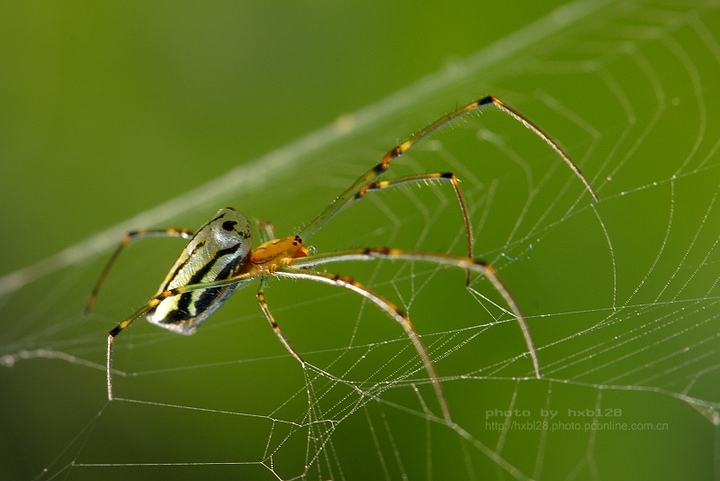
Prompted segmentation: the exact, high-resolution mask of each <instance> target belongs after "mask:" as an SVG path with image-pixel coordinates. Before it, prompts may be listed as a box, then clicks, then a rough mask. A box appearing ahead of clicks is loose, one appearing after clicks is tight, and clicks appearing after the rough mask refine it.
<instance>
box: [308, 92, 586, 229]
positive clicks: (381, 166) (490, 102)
mask: <svg viewBox="0 0 720 481" xmlns="http://www.w3.org/2000/svg"><path fill="white" fill-rule="evenodd" d="M489 106H493V107H496V108H497V109H499V110H500V111H501V112H504V113H506V114H507V115H509V116H511V117H512V118H514V119H515V120H517V121H518V122H520V123H521V124H523V125H524V126H525V127H527V128H528V129H530V131H532V132H533V133H534V134H535V135H537V136H538V137H540V138H541V139H543V140H544V141H545V142H546V143H547V144H548V145H549V146H550V147H551V148H552V149H553V150H554V151H555V152H557V154H558V155H559V156H560V157H561V158H562V160H563V161H564V162H565V163H566V164H567V165H568V167H569V168H570V170H572V171H573V173H574V174H575V175H576V176H577V177H578V178H579V179H580V180H581V181H582V183H583V184H584V185H585V188H586V189H587V191H588V192H589V193H590V195H591V196H592V197H593V199H595V200H596V201H597V200H598V197H597V195H596V194H595V191H594V190H593V188H592V186H591V185H590V183H589V182H588V181H587V179H585V177H584V176H583V175H582V173H581V172H580V169H579V168H578V167H577V166H576V165H575V164H574V163H573V161H572V160H570V157H568V155H567V154H566V153H565V151H564V150H563V149H562V148H561V147H560V145H558V144H557V142H555V141H554V140H553V139H552V138H551V137H550V136H549V135H547V134H546V133H545V132H543V130H542V129H541V128H540V127H538V126H537V125H536V124H535V123H534V122H532V121H531V120H530V119H529V118H527V117H525V116H524V115H523V114H521V113H520V112H519V111H517V110H515V109H514V108H512V107H510V106H509V105H507V104H505V103H504V102H502V101H501V100H500V99H498V98H496V97H492V96H488V97H484V98H482V99H480V100H476V101H475V102H472V103H470V104H468V105H466V106H464V107H462V108H460V109H458V110H456V111H455V112H452V113H450V114H448V115H446V116H444V117H442V118H440V119H438V120H436V121H435V122H433V123H431V124H430V125H428V126H427V127H425V128H424V129H422V130H421V131H419V132H417V133H416V134H414V135H413V136H411V137H410V138H409V139H407V140H406V141H405V142H403V143H401V144H399V145H397V146H396V147H394V148H393V149H391V150H390V151H389V152H388V153H386V154H385V156H384V157H383V158H382V160H381V161H380V162H379V163H378V164H377V165H375V166H374V167H373V168H371V169H370V170H368V171H367V172H365V174H363V175H362V176H360V177H359V178H358V179H357V180H356V181H355V182H354V183H353V184H352V185H351V186H350V187H349V188H348V189H347V190H345V191H344V192H343V193H342V194H340V195H339V196H338V197H337V198H336V199H335V200H334V201H333V202H332V203H331V204H330V205H329V206H328V207H327V208H326V209H325V210H324V211H323V212H321V213H320V215H319V216H318V217H316V218H315V219H314V220H313V221H311V222H310V223H309V224H308V225H307V226H305V227H304V228H303V229H302V231H301V232H300V236H301V237H302V238H303V239H309V238H310V237H311V236H312V235H313V234H315V233H316V232H317V231H318V230H319V229H320V228H321V227H322V226H323V225H324V224H325V223H326V222H327V221H328V220H330V219H331V218H332V217H333V216H334V215H335V214H337V213H338V212H339V211H340V210H341V209H343V208H344V207H345V206H347V205H348V204H349V203H350V202H352V201H353V200H354V197H355V196H356V194H357V193H358V192H359V191H360V190H361V189H362V188H363V187H364V186H365V185H367V184H370V183H372V181H373V180H374V179H376V178H377V177H379V176H380V175H382V174H383V173H385V171H387V170H388V169H389V168H390V165H391V163H392V161H393V160H394V159H395V158H396V157H399V156H401V155H402V154H404V153H405V152H407V151H408V150H410V149H411V148H412V147H413V146H414V145H415V144H416V143H418V142H419V141H420V140H422V139H424V138H425V137H427V136H428V135H430V134H431V133H433V132H434V131H436V130H437V129H439V128H440V127H442V126H443V125H445V124H447V123H449V122H452V121H453V120H455V119H457V118H458V117H461V116H463V115H465V114H467V113H470V112H474V111H477V110H482V109H484V108H487V107H489Z"/></svg>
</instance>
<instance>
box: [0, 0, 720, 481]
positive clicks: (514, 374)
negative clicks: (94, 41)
mask: <svg viewBox="0 0 720 481" xmlns="http://www.w3.org/2000/svg"><path fill="white" fill-rule="evenodd" d="M717 7H718V5H717V4H715V3H711V2H708V3H697V4H695V5H693V6H692V7H688V5H686V4H685V3H684V2H671V1H666V2H662V1H656V2H616V3H613V2H605V3H603V2H596V3H585V2H578V3H575V4H571V5H569V6H568V7H565V8H563V9H561V10H560V11H558V12H556V13H555V14H553V15H551V16H549V17H547V18H545V19H543V20H541V21H540V22H538V23H536V24H534V25H531V26H530V27H528V28H526V29H523V30H522V31H519V32H517V33H516V34H514V35H512V36H509V37H507V38H506V39H504V40H503V41H501V42H499V43H498V44H496V45H494V46H492V47H490V48H488V49H486V50H483V51H481V52H478V53H477V54H476V55H474V56H472V57H470V58H468V59H465V60H463V61H458V62H456V63H453V64H450V65H448V66H447V68H445V69H444V70H442V71H440V72H438V73H436V74H434V75H431V76H429V77H427V78H425V79H423V80H422V81H420V82H418V83H417V84H415V85H412V86H410V87H408V88H407V89H404V90H402V91H400V92H398V93H397V94H395V95H393V96H391V97H389V98H387V99H385V100H383V101H381V102H379V103H378V104H375V105H372V106H369V107H367V108H365V109H362V110H360V111H358V112H356V113H354V114H352V115H348V116H344V117H342V118H341V119H339V120H338V122H337V123H336V124H333V125H331V126H328V127H327V128H324V129H321V130H320V131H318V132H316V133H314V134H311V135H309V136H307V137H305V138H302V139H300V140H299V141H297V142H294V143H291V144H290V145H288V146H287V147H285V148H282V149H280V150H278V151H275V152H273V153H271V154H268V155H267V156H265V157H263V158H261V159H258V160H257V161H255V162H253V163H250V164H248V165H246V166H243V167H239V168H238V169H237V170H235V171H233V172H230V173H229V174H227V175H224V176H223V177H222V178H219V179H218V180H217V181H214V182H212V183H210V184H207V185H202V186H200V187H199V188H197V189H195V190H193V191H191V192H189V193H188V194H186V195H184V196H182V197H181V198H178V199H173V200H172V201H171V202H168V203H166V204H163V205H160V206H158V207H157V208H155V209H152V210H150V211H148V212H144V213H142V214H140V215H138V217H136V218H134V219H131V220H128V221H127V222H125V223H123V224H122V225H118V226H116V227H114V228H112V229H108V230H107V231H105V232H102V233H101V234H100V235H98V236H96V237H92V238H90V239H88V240H87V241H85V242H81V243H78V244H76V245H74V246H72V247H71V248H70V249H68V250H66V251H63V252H62V253H61V254H60V255H58V256H55V257H51V258H49V259H48V260H45V261H42V262H40V263H38V264H28V267H26V268H24V269H21V270H18V271H16V272H14V273H10V274H9V275H7V276H5V277H3V278H2V279H0V291H2V292H3V294H4V296H3V298H2V305H1V307H0V309H2V318H3V323H2V327H0V356H1V357H0V363H1V364H2V365H4V366H5V367H6V368H5V369H2V370H1V371H0V376H2V377H1V378H0V385H1V386H2V391H3V393H4V394H3V396H2V407H3V411H2V412H3V413H4V414H3V415H2V417H1V418H2V422H3V426H4V427H3V434H4V437H5V439H4V441H3V446H4V449H3V450H2V451H3V454H2V456H3V461H2V463H0V464H2V465H3V466H5V467H3V468H0V469H2V470H3V471H5V472H6V473H7V476H4V477H7V478H15V477H17V478H21V479H27V478H28V473H30V475H29V477H32V478H34V479H57V478H60V479H86V478H87V479H98V478H102V479H114V478H118V479H120V478H122V479H127V478H134V479H145V478H147V479H150V478H152V479H161V478H162V479H164V478H168V479H170V478H177V477H178V476H183V477H186V476H197V477H200V476H202V477H204V478H219V477H230V476H232V477H239V478H242V479H246V478H249V479H484V478H497V479H617V478H623V479H636V478H643V479H648V478H653V479H666V478H667V479H677V478H678V477H680V476H682V478H683V479H708V478H710V477H711V476H712V475H713V474H714V473H717V472H718V470H717V468H718V466H717V462H716V461H715V458H716V453H717V452H718V446H720V445H719V444H718V441H717V439H718V438H717V437H718V427H717V426H718V424H720V417H719V416H718V410H717V409H718V403H719V402H720V392H719V391H718V387H717V386H718V385H720V382H719V381H720V379H719V373H718V368H719V367H720V344H719V342H720V340H719V339H718V328H717V326H718V322H719V321H718V314H719V313H720V309H719V308H718V299H719V298H718V294H719V292H718V285H717V284H718V278H719V276H718V272H719V271H718V266H719V262H720V257H719V256H720V254H719V251H718V239H720V223H719V222H718V221H717V219H718V215H719V214H720V212H719V211H720V204H719V203H718V198H717V196H718V185H719V183H720V175H719V172H718V167H719V164H718V158H719V157H718V147H719V146H720V140H718V136H717V132H718V127H719V126H720V119H719V118H718V115H717V114H716V113H715V112H716V110H717V109H715V108H713V106H714V105H717V104H718V100H719V99H718V97H720V95H719V94H720V90H719V89H718V88H717V82H716V81H715V79H717V78H718V77H719V76H720V39H718V36H717V32H718V28H719V27H720V12H718V9H717ZM540 40H542V41H540ZM488 72H490V74H489V73H488ZM480 79H481V81H482V83H481V85H483V86H484V87H483V88H485V89H486V92H481V93H479V92H478V91H477V88H478V87H477V86H478V84H479V82H480ZM528 79H532V82H531V83H528ZM483 93H492V94H494V95H497V96H498V97H500V98H502V99H504V100H505V101H507V102H508V103H510V104H511V105H513V106H514V107H516V108H518V109H519V110H521V111H522V112H523V113H525V114H527V115H528V116H529V117H531V118H532V119H533V120H535V121H536V122H537V123H538V124H540V125H541V126H542V127H543V128H545V129H547V130H548V132H549V133H550V134H551V135H552V136H553V138H555V139H557V140H558V141H560V143H561V144H562V145H563V146H564V147H565V148H566V149H567V150H568V152H569V153H570V155H571V157H573V159H574V160H575V161H576V162H577V163H578V164H579V166H580V167H581V169H582V170H583V172H584V173H585V174H586V176H587V177H588V179H589V180H590V182H591V184H592V185H593V186H594V188H595V189H596V191H597V192H598V194H599V197H600V199H601V200H600V202H598V203H593V202H592V200H591V199H590V196H589V195H588V194H587V192H585V191H584V189H583V186H582V185H581V183H580V182H579V181H578V180H577V179H576V178H575V177H574V176H573V175H572V173H571V172H569V170H568V169H567V168H566V166H564V164H563V163H562V162H561V161H560V159H558V158H557V156H556V155H555V154H554V152H552V151H551V150H550V149H548V148H547V146H546V145H545V144H544V143H543V142H542V141H541V140H539V139H538V138H536V137H534V136H533V135H532V134H531V133H530V132H529V131H527V130H526V129H524V128H523V127H522V126H521V125H519V124H518V123H517V122H515V121H513V120H512V119H509V118H507V117H505V116H503V115H502V114H501V113H499V112H490V111H488V112H486V113H483V114H482V115H475V116H472V117H471V118H465V119H463V120H461V121H460V122H457V123H455V124H453V126H451V127H447V128H444V129H442V131H441V132H439V133H438V134H437V135H434V136H433V137H432V138H431V139H429V140H428V141H426V142H423V143H422V144H420V145H418V146H417V148H414V149H413V150H411V151H410V152H408V154H407V155H406V156H403V157H402V158H401V159H399V160H398V161H397V165H395V166H394V168H393V170H392V173H393V175H403V174H410V173H417V172H433V171H453V172H455V174H456V175H457V176H458V177H459V178H460V179H462V184H461V187H462V189H463V192H464V194H465V196H466V197H467V202H468V207H469V210H470V212H471V219H472V224H473V235H474V249H475V254H476V255H477V256H480V257H482V258H483V259H485V260H488V261H490V262H491V263H492V264H493V266H494V267H495V269H496V270H497V272H498V275H499V276H500V277H501V279H502V280H503V282H504V283H505V284H506V285H507V286H508V289H509V290H510V291H511V293H512V295H513V296H514V298H515V299H516V300H517V301H518V303H519V305H520V307H521V309H522V310H523V312H524V314H525V315H526V317H527V319H528V322H529V324H530V329H531V331H532V334H533V338H534V340H535V343H536V346H537V347H538V355H539V359H540V363H541V367H542V371H543V379H540V380H537V379H534V378H533V376H532V364H531V362H530V360H529V357H528V355H527V352H526V347H525V345H524V342H523V339H522V335H521V333H520V330H519V329H518V327H517V324H516V322H515V320H514V319H513V317H512V316H511V315H510V314H509V313H508V309H507V306H505V304H504V303H503V302H502V299H501V297H500V296H499V295H498V294H497V293H496V292H494V291H493V289H492V287H491V286H490V285H489V284H488V283H487V282H486V281H485V280H483V279H482V278H477V279H473V282H472V283H471V284H470V286H469V287H468V288H467V289H466V288H465V282H464V275H465V274H464V273H463V272H458V271H457V270H452V269H440V268H437V267H435V266H433V265H430V264H424V263H408V262H389V261H384V262H373V263H360V264H353V263H344V264H337V265H330V266H328V269H329V270H332V271H333V272H339V273H343V274H346V275H352V276H353V277H355V278H356V279H358V280H360V281H362V282H363V283H365V284H366V285H369V286H371V287H372V288H373V289H375V290H377V291H378V292H381V293H382V294H383V295H385V296H387V297H388V298H390V299H392V300H393V301H394V302H396V303H397V304H398V305H399V306H400V307H401V308H403V309H404V310H405V311H407V312H408V313H409V315H410V317H411V318H412V319H413V323H414V325H415V327H416V329H417V331H418V332H419V334H420V335H421V336H422V340H423V342H424V344H425V345H426V347H427V349H428V352H429V353H430V356H431V357H432V359H433V360H434V362H435V367H436V368H437V370H438V373H439V375H440V377H441V381H442V386H443V389H444V390H445V393H446V396H447V399H448V403H449V405H450V409H451V412H452V414H453V418H454V423H453V424H452V425H447V424H446V423H445V422H444V421H443V420H442V416H441V415H440V411H439V407H438V403H437V400H436V399H435V395H434V392H433V389H432V385H431V383H430V382H429V379H428V377H427V374H426V372H425V369H424V366H423V365H422V363H421V361H420V360H419V358H418V356H417V353H416V352H415V351H414V349H413V347H412V345H411V343H410V342H409V340H408V339H407V337H405V336H404V335H403V333H402V330H401V329H400V328H399V327H398V326H397V325H396V324H394V323H393V322H392V321H391V320H389V319H388V318H387V317H386V316H384V315H383V314H382V313H380V312H378V310H377V309H376V308H375V307H374V306H372V305H370V304H368V303H366V302H363V300H362V299H361V298H359V297H358V296H356V295H354V294H352V293H349V292H343V291H342V290H341V289H338V288H332V287H328V286H320V285H312V284H310V285H308V283H301V282H291V281H283V280H273V282H271V283H270V286H269V288H268V291H267V298H268V302H269V304H270V308H271V309H272V311H273V314H274V315H275V317H276V318H277V320H278V322H279V323H280V325H281V327H282V328H283V331H284V333H285V335H286V336H287V338H288V339H290V341H291V342H292V343H293V345H294V346H295V348H296V349H297V350H298V351H299V352H300V353H302V355H303V357H304V358H305V359H306V360H307V361H308V363H309V364H308V366H307V367H306V368H301V366H299V365H298V363H297V362H296V361H295V360H294V359H293V358H292V357H290V356H289V355H288V354H287V352H286V351H285V350H284V349H283V347H282V346H281V345H280V344H279V343H278V342H277V339H276V338H275V336H274V334H273V332H272V330H271V329H269V328H268V326H267V324H266V321H265V320H264V318H263V316H262V314H261V313H260V310H259V309H258V308H257V307H256V305H255V304H254V303H255V301H254V292H253V291H252V288H248V289H245V290H243V291H239V292H238V293H237V294H236V295H235V296H234V297H233V299H232V300H230V301H229V302H228V304H227V305H226V306H225V307H224V308H223V309H221V310H220V311H219V312H218V313H217V314H215V315H214V316H213V319H212V321H211V322H208V323H207V324H206V325H204V326H203V329H201V330H200V332H199V333H198V334H196V335H195V336H192V337H189V338H184V337H180V336H174V335H171V334H169V333H167V332H165V331H162V330H159V329H156V328H154V327H153V326H149V325H147V324H146V323H141V322H138V323H137V325H134V326H133V328H132V329H130V330H128V331H127V332H125V333H123V334H122V336H120V337H119V338H118V340H117V342H116V347H115V349H116V350H115V367H116V369H117V370H118V373H117V374H116V375H115V389H116V395H117V396H118V398H119V399H118V400H116V401H113V402H107V401H106V400H105V399H104V352H105V351H104V347H105V346H104V338H105V333H106V332H107V330H108V329H109V328H110V327H112V326H113V325H114V323H115V322H117V321H118V320H119V319H121V318H123V317H124V316H126V315H127V314H128V312H129V309H130V308H132V307H137V306H139V305H141V304H142V302H144V301H143V300H144V299H146V298H147V295H148V293H150V292H154V289H155V287H156V283H157V280H158V279H161V278H162V277H161V276H162V275H163V274H164V272H163V269H164V268H166V267H167V266H169V265H171V262H172V261H173V257H174V255H176V253H177V252H178V251H179V250H180V246H181V243H180V242H179V241H174V240H166V241H163V242H153V241H147V243H142V247H140V246H139V245H138V246H135V248H132V249H128V252H127V253H125V254H124V255H123V257H122V258H121V259H120V261H119V263H118V265H117V267H116V269H115V270H114V271H113V273H112V274H111V277H110V278H109V279H108V284H107V286H106V287H105V291H104V292H103V293H102V294H101V297H100V298H99V300H98V304H97V307H96V312H95V313H94V314H93V315H91V316H90V317H87V318H86V317H83V316H82V315H81V309H82V303H83V302H84V299H85V297H86V295H87V292H88V289H89V286H91V285H92V281H93V279H94V277H95V276H96V275H97V273H98V272H99V269H100V268H101V265H102V262H103V261H104V259H105V258H106V255H107V254H108V252H109V249H110V248H111V247H112V246H114V245H115V243H116V242H117V239H119V238H120V235H121V234H122V233H123V232H124V231H126V230H128V229H130V228H138V227H144V226H151V227H159V226H162V225H167V226H188V227H193V226H197V225H200V224H201V223H202V222H204V220H205V219H207V218H208V217H209V216H210V215H212V214H213V213H214V212H215V210H216V208H217V207H218V206H219V205H225V204H228V205H235V206H237V207H239V208H241V209H242V210H243V211H244V212H246V213H248V214H253V215H257V216H258V217H259V218H261V219H271V220H273V221H274V222H275V227H276V229H277V231H278V234H279V235H284V234H285V233H290V232H292V231H293V229H294V228H295V227H298V226H300V225H302V223H303V222H307V221H309V220H310V219H311V218H312V216H313V215H314V214H315V213H317V212H320V210H321V209H322V208H323V207H324V206H325V205H327V203H328V202H329V201H330V200H331V199H332V198H333V197H334V196H335V195H337V194H338V193H339V192H340V191H341V190H342V189H343V188H345V187H346V186H347V185H349V184H350V183H351V182H352V181H353V180H354V179H355V178H356V177H357V176H358V175H359V174H360V173H362V172H363V171H364V170H365V169H367V168H369V167H370V166H371V165H372V162H373V161H374V160H375V159H379V158H380V157H381V155H382V154H383V153H384V151H386V150H387V149H388V148H389V147H391V146H392V145H393V144H394V143H395V142H396V141H397V138H403V137H406V136H407V135H408V134H409V133H410V132H412V130H413V129H418V128H420V127H422V126H423V125H425V124H426V123H427V122H429V121H432V120H434V118H437V117H439V116H440V115H441V114H443V113H445V112H446V111H447V110H448V106H452V105H454V104H455V103H463V102H465V101H469V100H471V99H472V98H474V97H477V96H478V95H479V94H480V95H482V94H483ZM403 129H404V130H403ZM269 177H272V178H273V179H274V182H272V183H268V182H266V180H265V179H267V178H269ZM300 178H302V179H303V181H302V182H299V181H298V179H300ZM307 179H312V182H308V181H307ZM260 189H262V198H259V195H258V192H259V190H260ZM237 192H243V193H242V195H238V194H237ZM288 202H292V203H293V204H296V205H297V207H296V208H294V209H287V206H286V205H287V203H288ZM279 211H282V212H285V213H287V215H286V216H283V218H282V219H280V218H276V217H275V216H273V215H272V213H273V212H279ZM464 243H465V238H464V230H463V228H462V222H461V217H460V214H459V209H458V207H457V204H456V202H455V200H454V195H453V193H452V190H451V189H450V188H449V187H448V186H446V185H436V184H431V185H422V186H410V187H400V188H395V189H390V190H387V191H383V192H379V193H371V194H369V195H368V197H367V198H366V199H365V200H364V201H363V202H360V203H356V204H355V205H353V206H351V207H349V208H348V209H347V210H346V211H344V212H342V213H341V214H340V215H338V216H337V218H335V219H333V220H332V222H330V223H329V224H328V225H327V226H326V228H324V229H323V230H322V231H321V232H320V233H318V234H317V235H316V236H315V237H313V238H312V240H311V241H310V244H312V245H313V246H314V247H315V248H317V249H318V250H319V251H322V252H325V251H331V250H334V249H340V248H346V247H368V246H376V245H390V246H394V247H402V248H408V249H422V250H429V251H437V252H452V253H455V254H460V255H462V254H464ZM173 244H174V245H173ZM137 266H147V268H146V269H143V270H147V271H148V272H147V273H142V275H139V274H138V269H137ZM69 412H72V416H69V415H68V413H69ZM40 433H42V434H40Z"/></svg>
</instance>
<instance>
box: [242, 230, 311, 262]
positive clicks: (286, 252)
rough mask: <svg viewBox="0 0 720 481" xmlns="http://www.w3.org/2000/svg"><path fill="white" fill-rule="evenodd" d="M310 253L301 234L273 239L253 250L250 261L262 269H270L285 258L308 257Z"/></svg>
mask: <svg viewBox="0 0 720 481" xmlns="http://www.w3.org/2000/svg"><path fill="white" fill-rule="evenodd" d="M309 255H310V251H308V249H307V247H305V246H304V245H303V243H302V239H301V238H300V236H290V237H284V238H282V239H273V240H271V241H268V242H266V243H264V244H262V245H260V246H258V248H257V249H255V250H253V251H252V255H251V256H250V262H252V263H253V264H255V265H256V266H258V267H259V268H260V269H270V270H272V269H273V267H277V266H278V265H280V263H281V262H282V260H283V259H288V258H290V259H292V258H296V257H307V256H309Z"/></svg>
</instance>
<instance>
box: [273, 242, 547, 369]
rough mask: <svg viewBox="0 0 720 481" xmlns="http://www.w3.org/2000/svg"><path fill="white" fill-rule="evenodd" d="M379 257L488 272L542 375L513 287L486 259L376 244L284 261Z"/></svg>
mask: <svg viewBox="0 0 720 481" xmlns="http://www.w3.org/2000/svg"><path fill="white" fill-rule="evenodd" d="M376 258H383V259H390V260H393V259H395V260H409V261H424V262H430V263H433V264H440V265H446V266H451V267H459V268H461V269H464V270H467V271H474V272H477V273H479V274H482V275H483V276H485V277H486V278H487V279H488V280H489V281H490V284H492V286H493V288H494V289H495V290H496V291H497V292H498V293H499V294H500V296H501V297H502V298H503V300H504V301H505V303H506V304H507V305H508V307H509V308H510V311H511V312H512V313H513V315H514V316H515V318H516V319H517V322H518V325H519V327H520V330H521V331H522V334H523V338H524V340H525V345H526V346H527V349H528V354H529V355H530V359H531V360H532V364H533V370H534V373H535V377H536V378H537V379H540V378H541V377H542V375H541V373H540V361H539V360H538V357H537V350H536V349H535V343H534V341H533V339H532V335H531V334H530V328H529V326H528V324H527V321H526V320H525V317H524V316H523V314H522V312H521V311H520V308H519V307H518V305H517V302H515V299H514V298H513V297H512V296H511V295H510V291H508V290H507V288H506V287H505V285H504V284H503V283H502V281H500V278H499V277H498V276H497V274H496V273H495V269H493V268H492V266H491V265H490V264H488V263H486V262H483V261H479V260H476V259H471V258H469V257H459V256H454V255H451V254H441V253H436V252H423V251H412V250H404V249H391V248H387V247H375V248H369V249H348V250H343V251H336V252H330V253H327V254H316V255H312V256H308V257H302V258H295V259H286V260H285V262H284V264H285V265H287V266H291V267H295V268H301V269H302V268H304V267H316V266H318V265H321V264H329V263H332V262H343V261H362V260H365V261H367V260H372V259H376Z"/></svg>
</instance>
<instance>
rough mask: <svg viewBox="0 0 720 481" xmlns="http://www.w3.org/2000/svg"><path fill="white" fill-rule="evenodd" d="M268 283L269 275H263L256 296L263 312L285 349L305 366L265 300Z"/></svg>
mask: <svg viewBox="0 0 720 481" xmlns="http://www.w3.org/2000/svg"><path fill="white" fill-rule="evenodd" d="M266 285H267V277H266V276H263V277H262V278H261V279H260V288H259V289H258V291H257V294H256V297H257V301H258V304H260V310H262V312H263V314H265V318H266V319H267V320H268V322H269V323H270V327H272V328H273V331H275V334H277V337H278V339H280V342H281V343H282V345H283V346H285V349H287V351H288V352H289V353H290V354H291V355H292V356H293V357H294V358H295V359H297V361H298V362H299V363H300V364H301V365H302V366H304V365H305V360H304V359H303V358H302V357H301V356H300V354H298V352H297V351H296V350H295V348H294V347H292V345H291V344H290V342H289V341H288V340H287V338H286V337H285V335H284V334H283V333H282V331H281V330H280V326H279V325H278V323H277V322H276V321H275V318H274V317H273V315H272V313H271V312H270V308H269V307H268V305H267V302H266V301H265V286H266Z"/></svg>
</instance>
